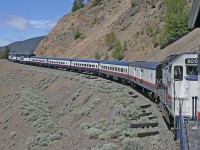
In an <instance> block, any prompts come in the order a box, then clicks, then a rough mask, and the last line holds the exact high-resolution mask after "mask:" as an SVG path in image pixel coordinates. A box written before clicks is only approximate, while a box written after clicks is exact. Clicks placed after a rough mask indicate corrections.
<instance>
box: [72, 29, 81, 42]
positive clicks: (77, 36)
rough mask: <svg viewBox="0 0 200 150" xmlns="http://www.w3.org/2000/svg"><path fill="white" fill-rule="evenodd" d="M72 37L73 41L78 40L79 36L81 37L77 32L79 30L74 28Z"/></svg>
mask: <svg viewBox="0 0 200 150" xmlns="http://www.w3.org/2000/svg"><path fill="white" fill-rule="evenodd" d="M73 35H74V39H75V40H76V39H78V38H79V37H80V36H81V32H80V30H79V28H76V29H75V30H74V31H73Z"/></svg>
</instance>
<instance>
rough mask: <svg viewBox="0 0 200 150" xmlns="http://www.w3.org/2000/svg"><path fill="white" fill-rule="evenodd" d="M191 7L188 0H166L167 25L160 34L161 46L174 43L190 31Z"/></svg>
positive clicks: (165, 16)
mask: <svg viewBox="0 0 200 150" xmlns="http://www.w3.org/2000/svg"><path fill="white" fill-rule="evenodd" d="M189 12H190V9H189V8H188V6H187V1H186V0H166V1H165V14H164V18H163V19H164V21H165V26H164V28H163V31H162V33H161V36H160V45H161V48H164V47H166V46H167V45H169V44H171V43H173V42H174V41H176V40H178V39H179V38H181V37H182V36H183V35H185V34H187V33H188V25H187V21H188V16H189Z"/></svg>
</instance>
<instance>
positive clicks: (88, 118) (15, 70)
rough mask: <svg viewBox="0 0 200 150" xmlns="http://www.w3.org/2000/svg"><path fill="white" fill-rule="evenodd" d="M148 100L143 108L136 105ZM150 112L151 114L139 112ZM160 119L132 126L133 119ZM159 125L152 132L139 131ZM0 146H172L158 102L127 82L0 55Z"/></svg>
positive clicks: (156, 149) (166, 149)
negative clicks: (28, 63)
mask: <svg viewBox="0 0 200 150" xmlns="http://www.w3.org/2000/svg"><path fill="white" fill-rule="evenodd" d="M144 104H150V105H151V106H150V107H148V108H145V109H142V108H141V107H140V106H141V105H144ZM148 112H152V115H151V116H156V118H154V119H149V116H140V115H141V114H142V113H148ZM155 122H157V123H158V126H156V127H149V128H146V127H145V128H133V127H131V124H139V123H155ZM154 131H158V132H159V134H157V135H154V136H145V137H142V138H140V137H138V135H139V134H141V133H146V132H154ZM0 135H1V139H0V149H2V150H10V149H13V150H22V149H28V150H29V149H30V150H34V149H40V150H43V149H44V150H46V149H48V150H55V149H56V150H66V149H67V150H90V149H92V150H115V149H116V150H122V149H127V150H129V149H130V150H132V149H134V148H135V149H144V150H149V149H152V150H160V149H162V150H176V149H178V146H176V142H175V141H174V140H173V134H172V132H171V131H169V130H168V128H167V126H166V124H165V122H164V120H163V118H162V116H161V114H160V112H159V110H158V109H157V106H156V105H155V104H154V103H152V102H151V101H149V100H148V99H147V98H145V97H144V96H143V95H141V94H139V93H138V92H136V91H134V90H133V89H132V88H131V87H129V86H126V85H122V84H119V83H115V82H111V81H108V80H105V79H102V78H98V77H93V76H89V75H85V74H79V73H75V72H69V71H63V70H53V69H48V68H41V67H34V66H28V65H22V64H15V63H11V62H8V61H5V60H0Z"/></svg>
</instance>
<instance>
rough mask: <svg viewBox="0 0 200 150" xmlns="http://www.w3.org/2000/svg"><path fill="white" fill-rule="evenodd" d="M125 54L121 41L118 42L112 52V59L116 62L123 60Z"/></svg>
mask: <svg viewBox="0 0 200 150" xmlns="http://www.w3.org/2000/svg"><path fill="white" fill-rule="evenodd" d="M124 56H125V54H124V50H123V48H122V44H121V43H120V41H117V42H116V43H115V44H114V48H113V50H112V57H113V58H114V59H115V60H122V59H123V58H124Z"/></svg>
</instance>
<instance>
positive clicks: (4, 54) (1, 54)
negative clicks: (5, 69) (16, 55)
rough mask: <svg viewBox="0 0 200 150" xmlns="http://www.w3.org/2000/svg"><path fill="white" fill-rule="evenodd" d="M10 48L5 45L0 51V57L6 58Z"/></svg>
mask: <svg viewBox="0 0 200 150" xmlns="http://www.w3.org/2000/svg"><path fill="white" fill-rule="evenodd" d="M9 52H10V48H9V47H8V46H6V47H5V48H4V49H3V51H1V52H0V59H8V55H9Z"/></svg>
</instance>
